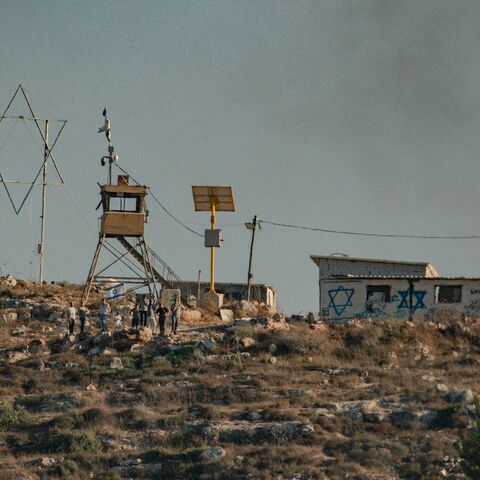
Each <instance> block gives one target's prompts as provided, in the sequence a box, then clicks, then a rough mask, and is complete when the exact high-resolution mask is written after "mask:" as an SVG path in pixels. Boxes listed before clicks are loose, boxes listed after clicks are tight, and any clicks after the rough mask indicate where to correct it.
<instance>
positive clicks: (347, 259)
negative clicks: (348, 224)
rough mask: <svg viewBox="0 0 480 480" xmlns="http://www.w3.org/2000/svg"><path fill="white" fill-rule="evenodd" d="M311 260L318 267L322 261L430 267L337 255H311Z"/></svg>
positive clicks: (419, 263)
mask: <svg viewBox="0 0 480 480" xmlns="http://www.w3.org/2000/svg"><path fill="white" fill-rule="evenodd" d="M310 258H311V259H312V260H313V261H314V262H315V263H316V264H317V265H318V263H319V261H320V260H340V261H344V262H370V263H388V264H397V263H398V264H401V265H417V266H421V267H426V266H428V265H430V263H429V262H410V261H405V260H384V259H381V258H358V257H343V256H336V255H310Z"/></svg>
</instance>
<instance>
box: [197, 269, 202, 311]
mask: <svg viewBox="0 0 480 480" xmlns="http://www.w3.org/2000/svg"><path fill="white" fill-rule="evenodd" d="M201 274H202V271H201V270H199V271H198V281H197V306H198V302H200V275H201Z"/></svg>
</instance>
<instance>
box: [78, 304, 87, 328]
mask: <svg viewBox="0 0 480 480" xmlns="http://www.w3.org/2000/svg"><path fill="white" fill-rule="evenodd" d="M87 313H88V310H87V309H86V308H85V307H80V308H79V309H78V317H79V318H80V333H85V322H86V321H87Z"/></svg>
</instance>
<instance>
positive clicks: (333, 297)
mask: <svg viewBox="0 0 480 480" xmlns="http://www.w3.org/2000/svg"><path fill="white" fill-rule="evenodd" d="M354 291H355V289H354V288H345V287H343V286H342V285H340V286H339V287H338V288H336V289H335V290H329V291H328V296H329V298H330V303H329V304H328V306H329V307H333V309H334V310H335V313H336V314H337V315H341V314H342V313H343V312H344V311H345V310H346V308H347V307H351V306H352V296H353V292H354Z"/></svg>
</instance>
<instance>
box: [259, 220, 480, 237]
mask: <svg viewBox="0 0 480 480" xmlns="http://www.w3.org/2000/svg"><path fill="white" fill-rule="evenodd" d="M259 223H264V224H267V225H274V226H276V227H283V228H295V229H298V230H309V231H313V232H323V233H336V234H339V235H354V236H357V237H380V238H411V239H424V240H474V239H479V238H480V235H403V234H396V233H373V232H372V233H369V232H352V231H346V230H333V229H328V228H318V227H306V226H303V225H291V224H288V223H279V222H271V221H268V220H260V222H259Z"/></svg>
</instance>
